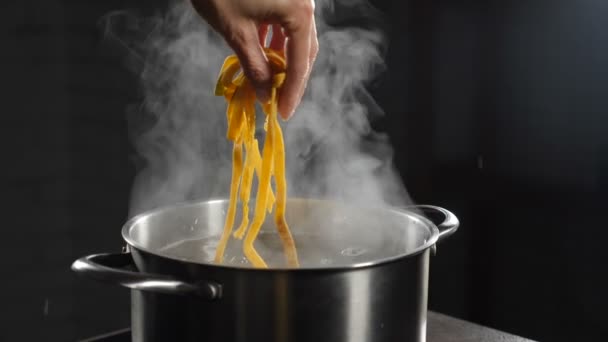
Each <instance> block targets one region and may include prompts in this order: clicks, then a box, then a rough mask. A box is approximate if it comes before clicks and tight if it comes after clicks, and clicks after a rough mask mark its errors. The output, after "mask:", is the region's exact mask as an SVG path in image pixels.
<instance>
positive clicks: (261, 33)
mask: <svg viewBox="0 0 608 342" xmlns="http://www.w3.org/2000/svg"><path fill="white" fill-rule="evenodd" d="M268 27H269V26H268V24H261V25H260V27H259V28H258V38H259V40H260V45H262V47H264V46H266V36H267V35H268ZM273 31H274V29H273Z"/></svg>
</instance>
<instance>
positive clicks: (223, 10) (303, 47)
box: [191, 0, 319, 119]
mask: <svg viewBox="0 0 608 342" xmlns="http://www.w3.org/2000/svg"><path fill="white" fill-rule="evenodd" d="M191 2H192V4H193V6H194V8H195V9H196V10H197V12H198V13H199V14H200V15H201V16H202V17H203V18H204V19H205V20H206V21H207V22H208V23H209V24H210V25H211V26H212V27H213V28H214V29H215V30H216V31H217V32H219V33H220V34H221V35H222V36H223V37H224V39H225V40H226V42H227V43H228V45H229V46H230V47H231V48H232V49H233V50H234V52H235V54H236V55H237V57H238V58H239V61H240V63H241V66H242V67H243V71H244V73H245V76H247V78H248V79H249V80H250V81H251V82H252V84H253V85H254V87H255V88H256V93H257V96H258V99H259V100H260V101H262V102H266V101H268V100H269V98H270V86H271V83H272V70H271V68H270V65H269V63H268V60H267V58H266V55H265V54H264V50H263V47H264V42H265V41H266V35H267V33H268V28H269V26H272V31H273V33H272V40H271V42H270V46H269V47H270V48H272V49H274V50H277V51H282V52H285V54H286V58H287V71H286V77H285V82H284V83H283V86H282V88H281V90H280V92H279V104H278V109H279V114H280V115H281V117H283V119H288V118H289V117H291V115H292V114H293V112H294V110H295V108H296V107H297V106H298V104H299V103H300V101H301V99H302V96H303V94H304V90H305V89H306V83H307V81H308V77H309V76H310V70H311V68H312V64H313V63H314V60H315V58H316V56H317V52H318V50H319V43H318V41H317V31H316V26H315V20H314V0H191Z"/></svg>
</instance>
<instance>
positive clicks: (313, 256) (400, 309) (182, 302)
mask: <svg viewBox="0 0 608 342" xmlns="http://www.w3.org/2000/svg"><path fill="white" fill-rule="evenodd" d="M226 207H227V201H225V200H215V201H207V202H198V203H185V204H180V205H176V206H172V207H167V208H162V209H159V210H155V211H152V212H148V213H145V214H142V215H139V216H137V217H134V218H133V219H131V220H130V221H129V222H127V223H126V224H125V226H124V228H123V230H122V235H123V238H124V240H125V241H126V242H127V252H125V253H117V254H97V255H91V256H87V257H84V258H81V259H79V260H77V261H75V262H74V264H73V265H72V269H73V270H74V271H76V272H78V273H81V274H83V275H86V276H90V277H93V278H96V279H98V280H102V281H108V282H111V283H115V284H119V285H122V286H125V287H128V288H130V289H132V292H131V293H132V295H131V298H132V305H131V311H132V316H131V317H132V322H131V324H132V334H133V341H146V342H157V341H175V342H182V341H183V342H189V341H197V342H201V341H209V342H216V341H217V342H219V341H222V342H232V341H234V342H236V341H254V342H255V341H281V342H283V341H289V342H330V341H331V342H355V341H356V342H367V341H369V342H372V341H373V342H397V341H425V339H426V311H427V289H428V271H429V254H430V252H431V251H432V250H433V249H434V248H435V244H436V243H437V242H438V241H440V240H442V239H443V238H445V237H447V236H448V235H450V234H451V233H453V232H454V231H456V229H457V228H458V225H459V222H458V219H457V218H456V217H455V216H454V215H453V214H452V213H450V212H449V211H447V210H445V209H442V208H438V207H434V206H422V205H420V206H414V207H411V208H408V209H394V208H369V207H355V206H349V205H345V204H341V203H337V202H332V201H327V200H309V199H290V200H289V201H288V204H287V213H286V216H287V222H289V224H290V226H291V231H292V234H293V236H294V239H295V241H296V244H297V248H298V254H299V258H300V268H297V269H291V268H289V267H287V266H285V262H284V260H283V257H282V253H281V252H280V251H281V250H282V249H281V247H280V242H279V239H278V237H277V235H276V234H274V225H273V224H268V225H267V226H264V227H262V231H261V233H260V238H259V239H258V241H257V242H256V249H257V250H258V252H259V253H260V255H261V256H262V257H263V258H264V259H265V260H266V262H267V263H268V264H269V266H270V268H269V269H255V268H252V267H250V266H249V264H248V263H246V259H245V258H244V257H243V255H242V253H241V248H240V246H241V244H240V241H238V240H236V241H233V242H232V244H231V245H229V246H228V248H227V251H226V257H225V264H223V265H216V264H213V262H212V260H213V253H214V250H213V249H214V245H215V244H216V243H217V240H218V239H219V235H220V234H221V230H222V228H223V224H224V215H225V214H224V213H225V209H226ZM419 212H423V213H424V214H425V215H426V216H427V217H429V218H430V219H431V220H433V221H435V223H433V222H432V221H431V220H429V219H427V218H425V217H424V216H422V215H420V214H418V213H419ZM236 222H239V219H238V218H237V221H236Z"/></svg>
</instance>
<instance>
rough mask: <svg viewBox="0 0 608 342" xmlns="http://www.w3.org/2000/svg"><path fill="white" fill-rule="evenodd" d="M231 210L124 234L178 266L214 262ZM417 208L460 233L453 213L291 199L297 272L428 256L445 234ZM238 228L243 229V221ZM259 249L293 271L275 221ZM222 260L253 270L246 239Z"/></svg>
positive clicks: (152, 221)
mask: <svg viewBox="0 0 608 342" xmlns="http://www.w3.org/2000/svg"><path fill="white" fill-rule="evenodd" d="M226 208H227V201H226V200H216V201H207V202H198V203H185V204H179V205H176V206H172V207H167V208H162V209H159V210H155V211H152V212H149V213H144V214H142V215H139V216H137V217H135V218H133V219H132V220H130V221H129V222H127V224H125V226H124V228H123V231H122V234H123V237H124V239H125V240H126V241H127V242H128V243H129V244H130V245H132V246H134V247H136V248H137V249H139V250H143V251H146V252H148V253H151V254H156V255H158V256H162V257H167V258H171V259H175V260H180V261H188V262H194V263H200V264H211V263H212V261H213V256H214V254H215V246H216V245H217V241H218V240H219V236H220V234H221V233H222V229H223V226H224V217H225V211H226ZM418 209H421V210H422V211H423V212H427V211H432V212H440V211H441V213H447V216H449V218H447V219H445V222H448V223H449V226H450V227H445V229H444V233H445V231H453V230H455V229H456V228H457V227H458V221H457V219H455V217H454V216H453V215H451V213H449V212H448V211H446V210H445V209H442V208H437V207H432V206H416V207H413V208H410V209H409V210H398V209H392V208H371V207H351V206H348V205H345V204H341V203H338V202H333V201H327V200H310V199H290V200H288V203H287V213H286V218H287V222H288V223H289V225H290V229H291V232H292V234H293V236H294V239H295V242H296V246H297V249H298V255H299V258H300V268H299V269H318V268H323V269H331V268H342V267H362V266H369V265H372V264H377V263H380V262H386V261H390V260H393V259H396V258H401V257H404V256H407V255H413V254H416V253H419V252H421V251H422V250H425V249H426V248H428V247H430V246H432V245H434V244H435V242H437V239H438V238H439V236H440V234H442V233H441V232H439V230H438V229H437V227H436V226H435V225H433V224H432V223H431V222H430V221H428V220H427V219H426V218H424V217H423V216H420V215H418V214H417V213H416V211H417V210H418ZM454 220H455V222H454ZM236 222H237V224H236V225H238V223H239V222H240V217H238V216H237V219H236ZM448 228H449V229H448ZM256 249H257V250H258V252H259V253H260V255H261V256H262V257H263V258H264V259H265V260H266V262H267V263H268V265H269V266H270V267H271V268H272V269H287V268H288V266H287V265H286V264H285V260H284V257H283V253H282V247H281V243H280V240H279V238H278V234H276V230H275V226H274V223H273V222H272V219H270V218H269V219H268V220H267V222H266V224H265V225H264V226H263V227H262V230H261V232H260V235H259V237H258V239H257V240H256ZM224 260H225V261H224V265H223V266H227V267H231V268H247V267H250V265H249V263H248V262H247V260H246V258H244V256H243V253H242V241H240V240H235V239H231V240H230V242H229V245H228V248H227V251H226V254H225V257H224Z"/></svg>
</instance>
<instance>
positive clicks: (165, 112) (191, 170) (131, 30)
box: [104, 0, 411, 215]
mask: <svg viewBox="0 0 608 342" xmlns="http://www.w3.org/2000/svg"><path fill="white" fill-rule="evenodd" d="M316 7H317V28H318V37H319V45H320V50H319V55H318V58H317V61H316V63H315V66H314V69H313V72H312V75H311V78H310V81H309V84H308V89H307V92H306V94H305V98H304V100H303V102H302V104H301V105H300V106H299V108H298V110H297V112H296V114H295V115H294V117H293V118H292V119H291V120H290V121H289V122H286V123H282V125H283V127H284V137H285V144H286V164H287V165H286V168H287V181H288V196H289V197H314V198H333V199H338V200H341V201H345V202H354V203H366V204H368V205H374V206H382V205H386V204H389V205H405V204H410V203H411V201H410V199H409V197H408V194H407V192H406V191H405V188H404V186H403V185H402V183H401V181H400V179H399V177H398V175H397V173H396V172H395V170H394V168H393V164H392V148H391V146H390V144H389V141H388V138H387V137H386V136H385V135H383V134H380V133H377V132H374V131H373V130H372V128H371V126H370V122H369V120H370V117H373V116H377V115H382V114H383V113H382V110H381V109H380V108H379V107H378V106H377V104H376V103H375V102H374V100H373V99H372V98H371V96H370V95H369V93H368V91H367V90H366V89H365V86H366V85H367V83H368V82H369V81H371V80H373V78H374V77H375V76H377V75H378V74H379V73H380V72H382V71H384V67H385V65H384V61H383V53H384V51H385V49H386V38H385V36H384V34H383V32H382V31H381V30H380V29H379V28H378V26H377V25H374V23H377V22H378V21H377V20H378V19H379V18H380V14H379V13H377V12H376V11H375V10H374V9H373V8H372V7H371V6H370V5H369V4H367V2H366V1H364V0H344V1H338V0H323V1H317V2H316ZM104 23H105V28H106V34H107V36H108V37H113V38H117V39H115V40H116V41H120V42H121V44H124V46H128V51H129V52H130V59H129V65H130V66H131V67H133V68H134V69H133V70H135V71H136V72H137V73H138V74H139V75H140V76H141V90H142V97H143V102H142V103H140V104H138V105H134V106H133V107H131V108H130V109H129V113H128V114H129V123H130V132H131V140H132V143H133V145H134V147H135V150H136V152H137V158H138V159H137V160H138V168H139V170H138V174H137V177H136V180H135V182H134V184H133V189H132V196H131V207H130V214H131V215H135V214H137V213H140V212H142V211H145V210H149V209H152V208H155V207H159V206H163V205H171V204H174V203H176V202H182V201H189V200H195V199H208V198H218V197H222V198H226V197H227V196H228V191H229V182H230V177H231V159H230V153H231V144H230V142H229V141H227V139H226V136H225V132H226V116H225V109H226V103H225V100H224V99H223V98H222V97H216V96H214V95H213V89H214V86H215V80H216V77H217V75H218V72H219V69H220V67H221V65H222V62H223V60H224V58H225V57H226V56H228V55H229V54H232V51H231V50H230V49H229V48H228V47H227V45H226V44H225V43H224V42H223V40H222V39H221V37H220V36H219V35H218V34H216V33H215V32H214V31H212V29H211V28H209V27H208V26H207V25H206V24H205V23H204V22H203V20H202V19H200V18H199V17H198V15H197V14H196V13H195V12H194V10H193V9H192V8H191V5H190V4H189V2H188V1H173V2H172V3H171V5H170V7H169V9H168V10H167V11H166V12H165V13H163V14H162V15H157V16H136V15H134V14H133V13H128V14H127V13H125V12H121V13H114V14H111V15H109V16H107V17H106V18H105V20H104ZM349 23H350V24H349ZM353 23H355V24H353ZM258 116H262V114H259V115H258ZM260 141H263V139H262V140H260Z"/></svg>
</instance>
